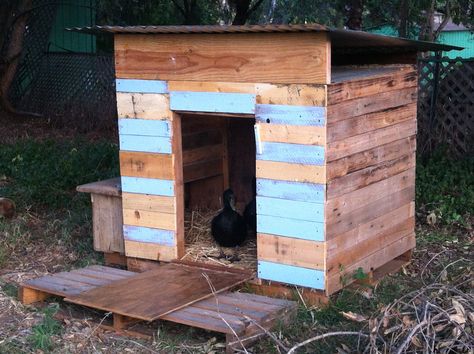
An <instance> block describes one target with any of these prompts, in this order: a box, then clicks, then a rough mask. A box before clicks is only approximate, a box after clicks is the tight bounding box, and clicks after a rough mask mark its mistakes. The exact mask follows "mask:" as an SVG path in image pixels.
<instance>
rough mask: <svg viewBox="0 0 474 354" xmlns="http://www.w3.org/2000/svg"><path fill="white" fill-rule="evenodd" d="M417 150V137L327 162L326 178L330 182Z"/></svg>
mask: <svg viewBox="0 0 474 354" xmlns="http://www.w3.org/2000/svg"><path fill="white" fill-rule="evenodd" d="M415 149H416V137H415V136H410V137H408V138H404V139H400V140H397V141H394V142H391V143H388V144H384V145H382V146H377V147H375V148H373V149H370V150H366V151H362V152H358V153H355V154H352V155H348V156H346V157H343V158H342V159H338V160H335V161H330V162H327V164H326V177H327V180H328V181H330V180H332V179H334V178H337V177H341V176H345V175H347V174H349V173H352V172H354V171H358V170H361V169H364V168H366V167H370V166H374V165H378V164H380V163H382V162H384V161H390V160H394V159H397V158H400V157H401V156H404V155H407V154H409V153H410V152H412V151H415Z"/></svg>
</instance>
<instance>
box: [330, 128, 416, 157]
mask: <svg viewBox="0 0 474 354" xmlns="http://www.w3.org/2000/svg"><path fill="white" fill-rule="evenodd" d="M415 134H416V121H415V120H407V121H405V122H402V123H399V124H395V125H391V126H388V127H385V128H382V129H377V130H373V131H370V132H367V133H364V134H360V135H356V136H352V137H350V138H346V139H344V140H339V141H335V142H332V143H328V144H327V157H326V158H327V160H328V161H333V160H337V159H340V158H342V157H344V156H348V155H353V154H355V153H358V152H361V151H365V150H370V149H372V148H374V147H377V146H380V145H384V144H387V143H390V142H392V141H396V140H400V139H403V138H407V137H409V136H412V135H415Z"/></svg>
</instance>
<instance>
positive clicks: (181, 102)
mask: <svg viewBox="0 0 474 354" xmlns="http://www.w3.org/2000/svg"><path fill="white" fill-rule="evenodd" d="M255 99H256V98H255V95H252V94H247V93H222V92H189V91H176V92H175V91H172V92H171V93H170V107H171V109H172V110H174V111H188V112H216V113H241V114H254V113H255Z"/></svg>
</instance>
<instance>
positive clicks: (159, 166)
mask: <svg viewBox="0 0 474 354" xmlns="http://www.w3.org/2000/svg"><path fill="white" fill-rule="evenodd" d="M120 174H121V175H122V177H123V176H128V177H141V178H156V179H161V180H172V179H174V171H173V158H172V155H170V154H153V153H146V152H133V151H120Z"/></svg>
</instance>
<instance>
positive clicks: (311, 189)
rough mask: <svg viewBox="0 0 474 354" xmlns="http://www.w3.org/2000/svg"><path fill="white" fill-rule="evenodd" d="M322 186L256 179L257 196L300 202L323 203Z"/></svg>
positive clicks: (323, 189) (323, 188)
mask: <svg viewBox="0 0 474 354" xmlns="http://www.w3.org/2000/svg"><path fill="white" fill-rule="evenodd" d="M324 192H325V186H324V185H323V184H315V183H303V182H290V181H277V180H273V179H265V178H258V179H257V195H258V196H264V197H273V198H281V199H289V200H300V201H302V202H311V203H324V195H325V193H324Z"/></svg>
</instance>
